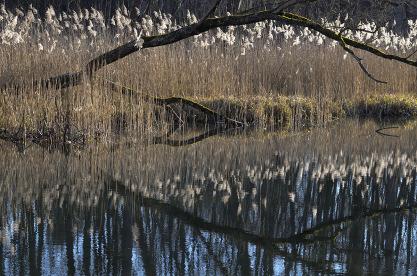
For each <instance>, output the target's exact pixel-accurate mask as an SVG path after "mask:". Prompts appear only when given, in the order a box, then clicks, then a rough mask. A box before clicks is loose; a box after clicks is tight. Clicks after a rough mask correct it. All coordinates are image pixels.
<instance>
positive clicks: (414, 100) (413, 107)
mask: <svg viewBox="0 0 417 276" xmlns="http://www.w3.org/2000/svg"><path fill="white" fill-rule="evenodd" d="M347 112H348V113H349V114H353V115H357V116H360V117H373V118H376V119H387V118H388V119H412V118H416V117H417V97H415V96H411V95H404V94H403V95H392V94H391V95H371V96H369V97H366V98H361V99H359V100H357V101H356V102H355V101H354V102H351V103H350V104H348V105H347Z"/></svg>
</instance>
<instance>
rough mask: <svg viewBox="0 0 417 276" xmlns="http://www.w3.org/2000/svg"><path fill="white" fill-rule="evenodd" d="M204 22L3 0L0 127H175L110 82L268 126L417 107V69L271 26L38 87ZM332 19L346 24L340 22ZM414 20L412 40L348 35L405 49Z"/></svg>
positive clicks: (218, 34) (211, 37) (210, 36)
mask: <svg viewBox="0 0 417 276" xmlns="http://www.w3.org/2000/svg"><path fill="white" fill-rule="evenodd" d="M195 21H196V18H195V16H193V15H192V14H189V15H188V17H187V18H186V19H185V21H184V22H176V21H174V20H173V19H172V17H171V16H170V15H166V14H162V13H155V14H154V16H153V17H150V16H145V17H142V18H138V17H137V15H133V14H130V13H129V12H128V11H127V10H126V9H123V8H122V9H120V10H118V11H117V12H116V15H115V16H114V17H113V18H111V19H105V18H104V16H103V15H102V13H100V11H97V10H94V9H91V10H85V11H81V12H78V13H77V12H73V13H72V14H66V13H62V14H56V13H55V11H54V10H53V8H50V9H49V10H48V11H47V14H46V17H45V18H43V17H41V16H40V15H39V14H38V13H37V11H36V10H34V9H30V10H28V11H20V10H16V11H12V12H11V11H6V10H5V9H4V7H2V6H0V28H1V29H0V56H1V59H0V84H1V85H6V86H5V87H7V88H6V89H4V91H2V93H1V94H0V129H8V130H14V131H29V132H39V131H45V130H51V129H52V130H54V131H55V132H57V133H60V132H63V131H64V129H65V128H66V127H68V125H69V126H70V128H71V129H72V130H74V131H78V132H80V133H83V134H85V135H87V136H88V137H97V136H100V137H109V136H111V135H112V134H113V133H114V132H115V131H116V132H117V131H120V130H121V129H122V130H125V129H128V130H129V131H130V132H129V133H131V134H133V135H135V136H136V137H139V136H140V137H145V136H148V135H153V134H155V133H157V132H158V131H160V130H161V129H164V128H167V126H166V125H165V124H164V123H162V121H163V120H161V118H162V117H161V115H160V114H161V112H162V113H163V111H162V110H160V109H161V108H159V107H155V106H152V105H150V104H149V103H146V102H143V101H139V102H137V101H133V100H132V99H130V98H128V97H125V96H123V95H122V93H121V91H118V90H114V89H112V88H111V87H110V86H109V85H108V84H107V83H106V81H107V80H111V81H114V82H117V83H120V84H121V85H123V86H128V87H131V88H133V89H134V90H135V91H137V93H138V94H139V95H141V94H146V95H152V96H158V97H171V96H176V97H185V98H189V99H192V100H194V101H197V102H199V103H201V104H204V105H207V106H208V107H211V108H212V109H214V110H216V111H218V112H224V113H225V114H227V115H228V116H229V117H231V118H238V119H239V120H242V121H245V122H250V123H254V124H256V125H257V126H259V127H261V128H265V127H268V126H271V125H274V128H275V127H282V126H284V127H288V126H306V125H307V126H313V125H320V124H326V123H327V122H329V121H332V120H333V119H335V118H340V117H343V116H345V115H349V116H372V117H378V118H382V117H390V116H394V117H406V118H411V117H415V116H416V114H417V107H416V105H417V101H416V98H415V97H416V95H417V84H416V80H417V78H416V77H417V74H416V70H415V68H412V67H409V66H405V65H402V64H398V63H395V62H390V61H386V60H382V59H380V58H377V57H374V56H372V55H369V54H366V53H362V52H358V55H360V56H362V57H364V58H365V61H366V65H367V67H368V68H369V71H370V72H372V73H373V74H374V75H375V76H377V77H378V78H379V79H383V80H385V81H387V82H388V84H378V83H376V82H374V81H372V80H371V79H369V78H368V77H367V76H366V75H365V74H364V73H363V72H362V71H361V69H360V68H359V66H358V64H357V63H356V62H355V61H354V60H352V59H351V57H350V56H348V55H347V54H346V53H345V52H344V51H343V49H341V48H340V47H339V46H338V45H337V44H335V43H334V42H333V41H329V40H327V39H326V38H324V37H322V36H321V35H319V34H315V33H312V32H310V31H308V30H304V29H296V28H293V27H291V26H281V25H277V24H273V23H271V22H264V23H257V24H254V25H251V26H243V27H239V28H228V29H225V30H220V29H217V30H213V31H211V32H209V33H207V34H204V35H200V36H198V37H195V38H191V39H188V40H185V41H182V42H180V43H176V44H174V45H169V46H166V47H160V48H155V49H146V50H142V51H140V52H139V53H137V54H134V55H131V56H129V57H127V58H125V59H123V60H121V61H119V62H117V63H115V64H111V65H109V66H107V67H105V68H104V69H102V70H101V71H100V72H99V73H98V75H97V76H96V77H95V79H94V80H92V82H91V83H89V84H85V85H82V86H79V87H74V88H70V89H67V90H63V91H55V90H42V89H39V87H33V86H32V85H29V83H31V81H32V80H35V79H40V78H44V77H49V76H54V75H59V74H62V73H65V72H72V71H76V70H79V69H80V68H82V67H83V66H84V65H85V64H86V62H87V61H88V60H89V59H90V58H93V57H95V56H96V55H98V54H100V53H102V52H104V51H106V50H109V49H111V48H113V47H115V46H117V45H120V44H122V43H123V42H126V41H128V40H130V39H132V38H135V37H139V36H140V35H149V34H161V33H165V32H168V31H172V30H174V29H176V28H178V27H179V26H182V25H186V24H189V23H192V22H195ZM323 24H326V25H329V26H336V27H335V28H338V27H342V26H343V23H341V22H340V20H337V21H336V22H325V21H323ZM409 24H410V32H409V33H408V34H407V35H406V36H399V35H396V34H395V33H393V32H391V31H389V30H388V29H386V28H382V29H379V30H378V31H377V32H375V33H374V34H370V33H369V32H350V33H348V34H347V35H348V36H351V37H354V38H356V39H358V40H361V41H369V42H370V43H371V44H373V45H374V46H376V47H379V48H383V49H386V50H387V51H393V52H395V53H398V54H404V55H405V54H406V53H407V52H410V51H412V50H413V46H412V45H413V44H414V45H415V43H414V42H416V40H417V23H416V22H411V21H410V22H409ZM360 26H361V28H365V29H369V30H373V28H374V27H375V26H373V25H372V24H371V23H366V24H364V23H360ZM25 83H26V84H27V85H25ZM16 84H18V85H16ZM399 95H401V96H399ZM380 107H384V108H385V109H384V110H385V111H384V112H383V113H378V112H379V111H378V110H379V109H380ZM398 109H401V110H405V111H404V112H402V111H399V110H398ZM380 115H381V116H380ZM382 115H383V116H382Z"/></svg>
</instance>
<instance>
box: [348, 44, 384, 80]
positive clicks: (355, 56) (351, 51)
mask: <svg viewBox="0 0 417 276" xmlns="http://www.w3.org/2000/svg"><path fill="white" fill-rule="evenodd" d="M340 45H341V46H342V48H343V49H344V50H345V51H346V52H347V53H349V54H350V55H351V56H352V57H353V58H354V59H355V60H356V62H357V63H358V64H359V67H360V68H361V69H362V71H363V72H364V73H365V74H366V75H367V76H368V77H369V78H370V79H372V80H373V81H375V82H377V83H383V84H387V82H386V81H381V80H378V79H377V78H375V77H374V76H373V75H372V74H371V73H370V72H369V71H368V69H367V68H366V67H365V65H363V63H362V61H363V59H362V58H360V57H358V56H357V55H356V54H355V52H354V51H353V50H352V49H349V47H348V46H346V44H345V43H344V41H343V40H342V42H341V43H340Z"/></svg>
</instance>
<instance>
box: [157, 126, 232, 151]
mask: <svg viewBox="0 0 417 276" xmlns="http://www.w3.org/2000/svg"><path fill="white" fill-rule="evenodd" d="M233 129H236V128H223V127H217V128H214V129H211V130H208V131H206V132H204V133H202V134H200V135H197V136H194V137H192V138H189V139H185V140H174V139H169V136H170V134H169V135H165V136H159V137H154V138H153V141H152V143H153V144H155V145H159V144H163V145H168V146H172V147H182V146H187V145H192V144H195V143H198V142H201V141H203V140H205V139H207V138H209V137H211V136H215V135H219V134H222V133H225V132H227V131H230V130H233Z"/></svg>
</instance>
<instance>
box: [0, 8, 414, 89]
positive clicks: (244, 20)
mask: <svg viewBox="0 0 417 276" xmlns="http://www.w3.org/2000/svg"><path fill="white" fill-rule="evenodd" d="M315 1H316V0H290V1H286V2H281V5H278V6H275V7H271V8H270V9H267V10H262V11H255V12H251V11H250V12H249V11H246V12H243V13H240V14H237V15H228V16H223V17H219V18H211V17H210V16H212V14H213V12H214V11H215V10H216V8H217V6H218V5H219V3H220V1H219V0H216V2H215V4H214V6H213V8H212V9H211V10H210V11H209V12H208V14H207V15H206V16H205V17H203V19H202V20H201V21H200V22H197V23H194V24H191V25H189V26H185V27H182V28H180V29H178V30H175V31H172V32H169V33H167V34H163V35H157V36H145V37H142V39H143V44H142V45H138V43H137V40H136V39H134V40H132V41H130V42H128V43H126V44H124V45H121V46H119V47H117V48H115V49H113V50H111V51H108V52H106V53H104V54H102V55H100V56H98V57H97V58H95V59H93V60H91V61H90V62H88V64H87V65H86V66H85V68H84V70H82V71H80V72H75V73H67V74H64V75H59V76H56V77H52V78H49V79H45V80H41V81H36V82H33V84H34V86H41V87H43V88H68V87H71V86H76V85H80V84H82V83H83V82H84V81H85V80H90V79H91V78H92V77H93V76H94V74H95V73H96V72H97V71H98V70H100V69H101V68H103V67H104V66H106V65H109V64H111V63H113V62H116V61H118V60H120V59H122V58H124V57H126V56H129V55H131V54H133V53H135V52H137V51H139V50H140V49H142V48H143V49H146V48H153V47H159V46H164V45H168V44H173V43H176V42H178V41H181V40H184V39H187V38H190V37H193V36H196V35H199V34H202V33H204V32H207V31H209V30H211V29H215V28H219V27H229V26H240V25H247V24H252V23H256V22H261V21H266V20H273V21H276V22H278V23H283V24H288V25H292V26H299V27H305V28H308V29H310V30H313V31H316V32H318V33H320V34H322V35H324V36H325V37H327V38H329V39H332V40H335V41H338V42H339V43H343V44H344V45H345V46H346V47H352V48H356V49H360V50H363V51H366V52H369V53H371V54H373V55H376V56H378V57H381V58H384V59H387V60H394V61H398V62H401V63H404V64H407V65H410V66H413V67H417V61H415V60H412V59H410V56H408V57H401V56H399V55H394V54H389V53H386V52H384V51H381V50H379V49H377V48H375V47H373V46H371V45H368V44H366V43H362V42H359V41H356V40H353V39H350V38H348V37H345V36H341V35H340V34H338V33H336V32H335V31H333V30H331V29H329V28H327V27H325V26H323V25H321V24H320V23H318V22H315V21H313V20H311V19H308V18H306V17H303V16H300V15H297V14H294V13H289V12H284V10H285V9H287V8H289V7H292V6H294V5H299V4H306V3H308V2H315ZM353 56H354V57H357V56H356V55H355V54H354V55H353ZM359 64H360V65H361V68H362V69H365V70H364V72H365V73H366V72H368V71H367V70H366V68H364V66H363V64H362V63H360V62H359ZM367 75H368V77H371V76H372V75H371V74H370V73H369V72H368V73H367ZM373 79H374V80H376V81H378V80H377V79H375V78H373ZM379 82H380V81H379ZM8 87H16V85H8V86H7V87H2V88H1V90H5V89H7V88H8Z"/></svg>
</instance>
